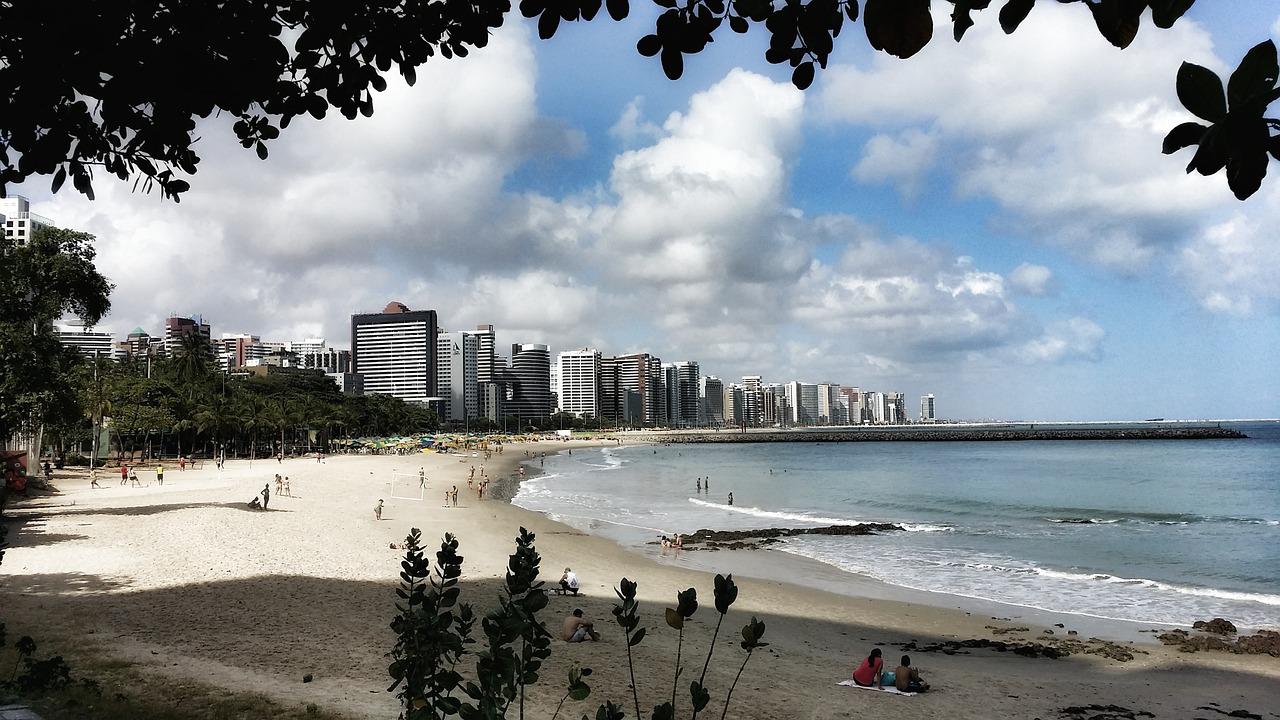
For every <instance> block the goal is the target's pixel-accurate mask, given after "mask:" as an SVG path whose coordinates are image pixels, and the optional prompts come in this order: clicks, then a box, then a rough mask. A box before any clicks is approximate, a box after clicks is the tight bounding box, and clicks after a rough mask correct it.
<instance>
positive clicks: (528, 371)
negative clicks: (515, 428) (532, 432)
mask: <svg viewBox="0 0 1280 720" xmlns="http://www.w3.org/2000/svg"><path fill="white" fill-rule="evenodd" d="M508 377H509V382H510V387H509V390H508V401H507V406H506V409H505V413H506V414H507V415H514V416H516V417H517V418H521V419H545V418H548V417H550V416H551V351H550V350H549V349H548V348H547V346H546V345H539V344H534V343H524V344H513V345H512V346H511V369H510V371H509V372H508Z"/></svg>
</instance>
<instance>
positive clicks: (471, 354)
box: [436, 332, 480, 423]
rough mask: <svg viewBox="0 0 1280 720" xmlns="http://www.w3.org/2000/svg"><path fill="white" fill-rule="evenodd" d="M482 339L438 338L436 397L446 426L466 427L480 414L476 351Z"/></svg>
mask: <svg viewBox="0 0 1280 720" xmlns="http://www.w3.org/2000/svg"><path fill="white" fill-rule="evenodd" d="M478 347H479V338H477V337H476V336H475V335H474V334H472V333H468V332H442V333H439V334H438V335H436V393H437V395H438V397H439V398H440V402H439V407H438V412H439V413H440V419H441V420H444V421H446V422H460V423H465V422H468V421H469V420H471V419H474V418H476V417H477V416H479V414H480V396H479V384H478V383H477V382H476V350H477V348H478Z"/></svg>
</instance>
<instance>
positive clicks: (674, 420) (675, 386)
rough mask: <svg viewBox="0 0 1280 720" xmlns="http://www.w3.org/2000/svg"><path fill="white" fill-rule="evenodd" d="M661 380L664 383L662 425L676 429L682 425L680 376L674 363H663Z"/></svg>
mask: <svg viewBox="0 0 1280 720" xmlns="http://www.w3.org/2000/svg"><path fill="white" fill-rule="evenodd" d="M659 378H661V382H662V409H663V413H662V424H663V425H666V426H667V427H675V426H677V425H679V424H680V396H679V393H680V375H679V373H678V372H676V366H675V365H674V364H673V363H662V365H661V369H660V374H659Z"/></svg>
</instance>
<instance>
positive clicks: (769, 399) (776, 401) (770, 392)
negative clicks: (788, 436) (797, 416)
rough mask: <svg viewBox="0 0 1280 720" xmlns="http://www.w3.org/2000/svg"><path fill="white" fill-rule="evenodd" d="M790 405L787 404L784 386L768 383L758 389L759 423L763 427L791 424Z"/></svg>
mask: <svg viewBox="0 0 1280 720" xmlns="http://www.w3.org/2000/svg"><path fill="white" fill-rule="evenodd" d="M790 418H791V405H790V404H789V403H788V402H787V391H786V386H784V385H781V384H779V383H770V384H768V385H765V386H764V387H762V388H761V389H760V422H761V424H763V425H768V426H774V425H780V426H786V425H789V424H791V423H790Z"/></svg>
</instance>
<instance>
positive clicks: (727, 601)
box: [388, 528, 766, 720]
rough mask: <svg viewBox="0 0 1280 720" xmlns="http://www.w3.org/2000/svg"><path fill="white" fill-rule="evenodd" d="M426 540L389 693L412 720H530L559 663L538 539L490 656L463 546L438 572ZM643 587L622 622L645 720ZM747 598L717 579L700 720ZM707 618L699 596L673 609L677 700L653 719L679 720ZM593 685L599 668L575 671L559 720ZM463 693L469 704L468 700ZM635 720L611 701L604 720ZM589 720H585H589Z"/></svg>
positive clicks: (517, 576)
mask: <svg viewBox="0 0 1280 720" xmlns="http://www.w3.org/2000/svg"><path fill="white" fill-rule="evenodd" d="M421 539H422V534H421V532H420V531H419V530H418V529H417V528H414V529H413V530H411V531H410V533H409V536H408V537H406V538H405V543H404V550H405V554H404V558H403V560H402V561H401V563H400V568H401V572H400V587H399V588H398V590H397V597H398V598H399V599H398V601H397V603H396V610H397V614H396V616H395V619H394V620H392V623H391V627H392V629H393V630H395V632H396V637H397V640H396V644H395V647H394V648H393V649H392V651H391V652H390V653H389V655H390V657H391V658H392V662H391V664H390V666H389V667H388V672H389V673H390V675H391V678H392V683H391V686H390V687H389V688H388V691H391V690H396V689H399V692H398V693H397V697H398V698H399V699H400V701H401V703H402V712H401V716H400V717H401V718H402V720H427V719H432V720H435V719H437V718H447V717H453V716H457V717H461V718H463V720H498V719H499V718H506V717H507V716H508V714H509V713H511V712H512V711H513V710H514V711H515V712H516V714H517V716H518V717H520V718H524V714H525V695H526V690H527V688H528V687H529V686H531V685H533V684H535V683H537V682H538V680H539V670H540V669H541V667H542V664H543V663H544V662H545V661H546V660H547V659H548V658H549V657H551V634H550V633H549V632H548V631H547V628H546V625H545V624H544V623H543V622H542V620H541V619H539V617H538V613H539V612H540V611H541V610H543V609H545V608H546V606H547V596H546V592H545V591H544V590H543V583H542V582H541V581H539V580H538V571H539V567H540V564H541V557H540V556H539V555H538V553H537V550H536V549H535V547H534V540H535V536H534V534H533V533H531V532H529V531H528V530H526V529H524V528H520V534H519V536H518V537H517V538H516V551H515V552H514V553H512V554H511V556H510V557H509V558H508V561H507V572H506V577H505V581H504V585H503V591H502V594H501V595H500V596H499V598H498V605H497V607H495V608H494V609H492V610H490V611H489V612H488V613H486V614H485V616H484V617H483V618H482V619H481V621H480V626H481V630H482V631H483V633H484V635H485V639H484V643H483V648H482V649H479V650H473V649H471V646H472V645H473V644H475V642H476V641H475V640H473V639H472V638H471V630H472V625H473V623H474V619H473V616H472V612H471V607H470V606H469V605H467V604H463V603H459V602H458V596H459V594H460V589H459V588H458V578H459V577H460V576H461V573H462V556H460V555H458V553H457V550H458V540H457V539H456V538H455V537H454V536H453V535H451V534H446V535H445V537H444V541H443V542H442V543H441V546H440V552H438V553H437V554H436V560H435V565H434V568H433V567H432V563H431V562H430V561H429V560H428V559H427V556H426V554H425V553H424V552H423V550H422V546H421ZM638 588H639V586H638V584H637V583H636V582H634V581H632V580H629V579H627V578H623V579H622V580H621V581H620V582H619V583H618V588H617V590H616V594H617V596H618V601H619V602H618V603H617V604H615V605H614V608H613V616H614V619H615V621H616V622H617V623H618V625H619V627H621V628H622V635H623V637H624V639H625V643H626V652H627V669H628V673H629V675H630V679H631V700H632V705H633V707H634V709H635V713H636V717H637V718H640V717H643V715H642V714H641V711H640V692H639V687H638V685H637V683H636V673H635V663H634V658H633V656H632V652H631V649H632V648H633V647H636V646H637V645H639V644H640V643H641V642H643V641H644V639H645V638H646V637H647V635H646V630H645V628H643V627H641V626H640V615H639V608H640V604H639V601H638V600H637V591H638ZM737 597H738V588H737V586H736V585H735V584H734V583H733V578H732V576H725V575H717V576H716V579H715V607H716V612H717V613H718V617H717V620H716V627H715V631H714V632H713V634H712V637H711V643H710V645H709V646H708V648H707V657H706V660H705V661H704V662H703V665H702V674H701V675H700V676H699V678H698V679H697V680H695V681H693V682H691V683H690V686H689V692H690V697H691V700H692V716H691V717H692V718H696V717H697V715H698V713H700V712H702V711H703V710H704V709H705V708H706V707H707V705H708V704H709V703H710V701H711V694H710V692H709V691H708V690H707V689H706V688H705V687H704V685H703V683H704V682H705V681H706V676H707V670H708V668H709V667H710V665H711V657H712V655H713V654H714V652H715V643H716V640H717V638H718V637H719V633H720V626H721V624H722V623H723V622H724V618H725V615H727V614H728V612H729V607H730V606H731V605H733V603H734V601H735V600H736V599H737ZM697 610H698V600H697V591H696V590H695V589H694V588H689V589H687V590H683V591H681V592H679V593H677V594H676V607H675V608H667V610H666V620H667V624H668V625H670V626H671V627H672V628H674V629H676V630H677V631H679V633H680V634H679V636H678V638H677V644H676V669H675V677H674V679H673V680H672V693H671V700H670V701H667V702H664V703H662V704H660V705H658V706H656V707H654V708H653V711H652V713H651V717H652V720H674V718H675V717H676V706H675V702H676V690H675V688H676V687H677V686H678V684H679V682H680V675H681V672H682V671H683V666H682V662H683V660H682V657H683V656H682V654H681V653H682V650H683V645H684V625H685V623H686V622H687V621H689V620H690V619H691V618H692V617H693V615H694V613H695V612H697ZM764 631H765V625H764V623H762V622H760V621H759V620H757V619H756V618H754V617H753V618H751V622H750V623H748V624H747V625H746V626H744V627H743V628H742V638H743V639H742V642H741V643H740V645H741V647H742V649H743V650H745V651H746V655H745V656H744V657H743V660H742V663H741V665H740V666H739V667H738V671H737V675H736V676H735V677H734V681H733V684H732V685H731V686H730V687H729V690H728V692H727V693H726V695H725V701H724V708H723V710H722V712H721V716H720V717H721V718H722V720H723V718H725V717H727V714H728V710H729V703H730V701H731V699H732V697H733V691H734V689H736V688H737V685H738V680H739V679H740V678H741V677H742V674H743V672H744V671H745V670H746V666H747V662H748V661H749V660H750V659H751V655H752V653H753V652H754V651H755V650H757V649H758V648H761V647H764V646H765V645H766V643H762V642H761V641H760V640H761V638H762V637H763V636H764ZM469 657H473V658H474V672H473V679H470V680H465V681H464V679H463V677H462V674H461V673H460V672H459V671H458V670H457V668H458V667H459V666H460V665H461V664H462V663H463V662H465V661H467V660H468V658H469ZM590 676H591V668H585V667H579V666H576V665H575V666H574V667H573V668H571V669H570V670H569V674H568V684H567V686H566V688H565V692H564V695H563V696H562V697H561V698H560V701H559V703H558V704H557V705H556V707H555V711H554V713H553V714H552V716H551V717H552V720H556V719H557V718H559V717H560V713H561V711H562V710H563V708H564V706H565V703H566V702H568V701H569V700H573V701H575V702H581V701H583V700H586V699H587V698H588V697H589V696H590V695H591V686H590V685H588V684H587V682H586V680H585V678H588V677H590ZM459 690H460V691H461V692H462V693H463V694H464V695H465V696H466V699H465V700H459V699H458V696H457V694H456V693H457V692H458V691H459ZM625 716H626V713H625V711H624V710H623V709H622V706H621V705H619V704H616V703H614V702H613V701H612V700H606V701H605V702H604V703H603V704H601V705H599V706H598V707H597V708H596V712H595V714H594V717H595V718H596V720H622V718H624V717H625ZM587 717H588V716H586V715H584V716H583V720H587Z"/></svg>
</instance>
